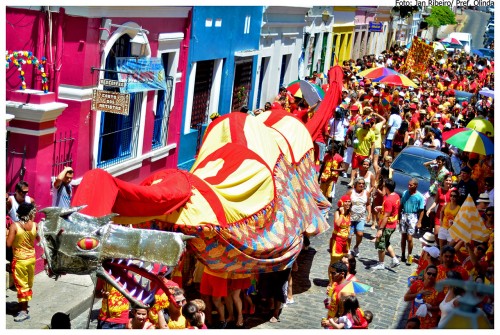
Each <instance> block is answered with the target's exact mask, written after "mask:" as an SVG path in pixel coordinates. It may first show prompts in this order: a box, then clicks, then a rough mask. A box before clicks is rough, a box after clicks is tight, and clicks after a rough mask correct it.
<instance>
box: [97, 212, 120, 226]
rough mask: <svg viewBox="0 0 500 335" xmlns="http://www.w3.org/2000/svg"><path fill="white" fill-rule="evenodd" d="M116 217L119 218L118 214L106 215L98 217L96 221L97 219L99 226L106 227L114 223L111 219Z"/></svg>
mask: <svg viewBox="0 0 500 335" xmlns="http://www.w3.org/2000/svg"><path fill="white" fill-rule="evenodd" d="M115 216H118V214H116V213H111V214H108V215H104V216H101V217H98V218H96V219H97V222H98V223H99V224H101V225H105V224H108V223H109V221H112V220H111V219H112V218H114V217H115Z"/></svg>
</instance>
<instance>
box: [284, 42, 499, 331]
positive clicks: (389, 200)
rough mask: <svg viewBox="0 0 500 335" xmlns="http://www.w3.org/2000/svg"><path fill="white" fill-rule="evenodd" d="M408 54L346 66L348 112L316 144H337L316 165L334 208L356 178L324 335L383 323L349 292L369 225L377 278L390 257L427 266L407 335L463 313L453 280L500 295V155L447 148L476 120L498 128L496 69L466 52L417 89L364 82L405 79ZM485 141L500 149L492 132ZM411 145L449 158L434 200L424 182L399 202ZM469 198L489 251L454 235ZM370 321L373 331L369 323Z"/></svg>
mask: <svg viewBox="0 0 500 335" xmlns="http://www.w3.org/2000/svg"><path fill="white" fill-rule="evenodd" d="M407 52H408V51H407V50H405V49H404V48H394V49H392V50H390V51H388V52H385V53H384V54H383V55H380V56H378V57H374V56H365V57H363V59H358V60H356V61H352V60H351V61H346V62H344V64H343V70H344V74H345V76H344V88H343V91H342V94H343V96H342V98H343V99H342V103H341V105H340V106H339V107H337V109H336V111H335V114H334V116H333V117H332V119H331V120H330V121H329V124H328V126H327V127H326V128H325V129H324V132H323V134H322V136H320V137H319V138H317V139H315V142H316V143H324V144H327V146H326V148H327V149H326V154H325V155H324V156H323V154H322V150H321V145H318V146H317V147H316V159H317V163H318V164H319V165H320V166H321V168H320V169H319V180H318V181H319V183H320V186H321V190H322V192H323V194H324V195H325V197H327V198H329V199H330V201H331V200H332V199H333V198H334V197H335V184H336V183H337V182H338V180H339V177H340V176H343V177H348V175H347V173H348V172H349V168H350V178H348V180H350V181H349V183H348V186H349V189H348V191H347V193H346V194H344V195H341V197H340V200H339V202H338V203H337V209H336V210H335V214H334V220H333V222H334V227H333V233H332V238H331V242H330V249H329V251H330V252H331V262H330V269H329V270H330V272H329V276H330V285H329V287H328V292H327V294H328V296H329V298H328V299H327V301H328V309H329V310H328V315H327V318H326V319H324V320H323V321H322V322H321V325H322V326H327V327H330V328H339V325H338V324H339V322H341V321H339V320H343V318H344V317H345V316H346V315H349V318H350V319H349V320H350V322H349V323H345V322H342V324H343V326H342V327H341V328H346V327H353V328H355V327H360V325H362V324H363V325H365V326H367V325H368V323H369V320H370V319H371V318H372V317H373V315H372V313H369V312H368V311H365V312H363V311H361V312H360V311H353V310H352V309H351V308H349V307H347V306H350V304H351V303H352V302H351V301H350V299H346V297H345V296H343V295H342V292H344V291H345V290H344V291H343V290H342V288H343V287H344V286H345V285H347V284H348V283H349V280H347V279H346V277H347V273H348V271H349V263H347V261H346V259H347V257H352V256H354V257H359V245H360V243H361V241H362V240H363V233H364V230H365V226H366V227H367V225H368V224H369V225H370V228H371V229H373V230H375V229H376V235H375V238H374V239H373V240H371V242H374V244H375V248H376V249H377V254H374V255H373V257H374V258H378V262H377V263H376V264H375V265H373V266H372V267H371V269H372V270H373V271H377V270H384V269H385V268H386V264H385V262H384V258H385V255H386V254H388V255H389V256H390V258H391V262H390V264H389V265H388V266H390V267H397V266H399V265H400V263H401V262H403V263H405V264H406V265H408V266H412V265H413V263H416V264H417V270H416V271H415V273H414V275H412V276H411V277H410V278H409V287H408V292H407V293H406V294H405V295H404V300H405V301H408V302H410V303H411V309H410V315H409V320H408V322H407V328H436V327H438V326H443V324H444V323H445V322H446V321H445V317H446V316H447V315H448V314H449V313H450V312H451V310H452V309H453V308H456V307H457V306H458V304H459V301H460V299H461V298H462V297H463V295H464V290H463V288H460V287H447V288H445V290H443V291H442V292H440V291H438V290H436V288H435V285H436V282H438V281H440V280H443V279H447V278H449V279H458V280H463V281H467V280H471V281H476V282H478V283H486V284H490V285H492V284H493V281H494V278H493V273H494V268H493V231H494V224H493V215H494V194H493V187H494V178H493V163H494V161H493V154H491V155H480V154H478V153H474V152H467V151H465V150H460V148H457V147H454V146H452V145H449V144H448V143H446V142H445V141H443V133H445V132H446V131H450V130H452V129H456V128H461V127H465V126H466V125H467V124H468V123H469V122H470V121H471V120H473V119H482V120H488V121H489V122H491V124H493V123H494V121H493V117H494V114H493V110H494V100H493V98H492V97H488V96H485V95H481V94H478V93H479V91H480V90H481V89H482V88H484V87H488V88H489V89H490V90H493V89H494V84H493V81H494V62H493V61H487V60H485V59H481V58H480V57H478V56H473V55H466V54H464V53H460V52H457V53H455V54H452V55H449V56H448V58H447V59H446V60H445V61H441V62H439V61H438V60H437V59H432V61H431V62H432V63H431V66H429V68H428V69H427V71H426V72H425V73H422V74H420V75H419V76H416V78H415V79H414V80H413V81H414V82H415V83H416V84H417V85H418V86H417V88H413V87H394V86H389V85H384V84H380V83H378V82H376V81H371V80H369V79H365V78H362V77H358V76H356V74H357V73H359V72H361V71H363V70H366V69H369V68H371V67H375V66H384V67H388V68H392V69H394V70H396V71H398V70H401V68H402V63H403V61H404V59H405V57H406V55H407ZM463 91H465V92H467V93H471V94H470V95H466V96H468V97H470V98H469V99H463V100H461V101H460V100H458V99H457V95H460V94H461V92H463ZM460 97H461V96H460ZM292 113H293V111H292ZM485 135H486V136H488V137H489V138H490V139H491V140H493V138H492V137H493V132H492V129H491V131H486V132H485ZM410 145H413V146H420V147H426V148H430V149H434V150H438V151H441V154H440V155H438V156H437V157H436V159H434V160H430V161H428V162H425V163H423V165H424V168H425V169H427V170H428V171H429V175H430V186H429V189H428V190H426V192H425V193H421V192H419V191H418V190H417V187H418V183H419V178H411V179H410V180H409V182H408V186H407V189H406V190H405V191H404V192H403V193H402V194H397V193H396V192H395V186H396V185H395V181H394V180H393V179H392V175H391V169H390V165H391V163H392V162H393V160H394V159H395V158H396V157H397V156H398V155H399V154H400V153H401V151H402V150H403V149H404V148H405V147H407V146H410ZM372 166H373V172H372V171H371V169H370V168H371V167H372ZM405 186H406V185H405ZM468 197H470V198H471V199H472V201H473V203H474V206H475V207H476V209H477V211H478V213H479V216H478V220H481V224H482V225H483V226H484V227H486V229H487V230H488V231H489V234H488V237H486V238H483V239H482V240H481V241H476V240H461V239H459V238H457V237H456V236H455V237H453V236H452V234H450V232H449V230H450V228H451V227H452V225H453V224H454V219H455V217H456V216H457V214H458V212H459V210H460V208H461V206H462V205H463V204H464V202H465V201H466V200H467V198H468ZM396 229H399V231H400V233H401V241H400V242H401V243H400V245H401V250H400V251H399V252H398V253H396V251H395V250H394V248H393V247H392V245H391V241H390V239H391V236H392V234H393V233H394V232H395V230H396ZM468 229H469V228H468ZM470 229H472V228H470ZM353 237H354V241H351V239H352V238H353ZM414 237H417V238H419V240H420V242H421V243H422V246H423V249H422V250H423V251H422V254H421V255H413V238H414ZM364 256H366V255H364ZM342 260H344V263H342ZM417 298H418V299H417ZM492 306H493V297H491V296H485V297H484V299H483V300H482V301H481V302H480V303H479V304H478V307H479V308H480V309H481V310H482V311H483V312H484V314H485V315H486V316H487V317H488V319H489V320H490V321H491V322H493V308H492ZM366 314H368V318H367V320H368V323H364V321H363V318H366ZM355 316H357V317H356V318H355ZM352 320H356V321H355V322H353V321H352ZM443 321H444V322H443ZM363 328H365V327H363Z"/></svg>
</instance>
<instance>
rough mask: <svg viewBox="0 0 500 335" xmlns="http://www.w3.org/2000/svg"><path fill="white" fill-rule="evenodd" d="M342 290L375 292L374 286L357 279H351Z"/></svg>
mask: <svg viewBox="0 0 500 335" xmlns="http://www.w3.org/2000/svg"><path fill="white" fill-rule="evenodd" d="M340 292H345V293H351V294H352V293H354V294H361V293H366V292H373V287H371V286H370V285H366V284H363V283H360V282H357V281H350V282H349V283H347V284H345V285H344V287H343V288H341V289H340Z"/></svg>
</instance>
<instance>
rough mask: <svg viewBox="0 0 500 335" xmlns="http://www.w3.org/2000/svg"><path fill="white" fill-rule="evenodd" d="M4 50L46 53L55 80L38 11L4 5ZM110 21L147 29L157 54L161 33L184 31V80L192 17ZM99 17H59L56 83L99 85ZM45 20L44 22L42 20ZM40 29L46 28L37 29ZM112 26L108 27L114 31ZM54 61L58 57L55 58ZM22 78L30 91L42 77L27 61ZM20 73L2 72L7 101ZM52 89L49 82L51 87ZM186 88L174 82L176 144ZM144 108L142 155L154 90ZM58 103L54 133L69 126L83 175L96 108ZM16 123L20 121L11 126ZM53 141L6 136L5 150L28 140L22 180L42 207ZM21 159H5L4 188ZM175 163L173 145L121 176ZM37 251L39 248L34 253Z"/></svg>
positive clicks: (130, 177)
mask: <svg viewBox="0 0 500 335" xmlns="http://www.w3.org/2000/svg"><path fill="white" fill-rule="evenodd" d="M6 17H7V20H6V23H5V26H6V36H7V39H6V48H7V50H16V51H17V50H27V51H32V52H33V53H34V55H35V56H36V57H37V58H41V57H42V56H46V57H47V58H49V62H48V64H47V66H46V72H47V74H48V78H49V84H50V83H52V82H53V80H54V69H53V64H52V62H50V56H49V55H48V52H45V53H43V54H37V53H36V50H40V49H41V50H49V49H48V48H47V49H45V48H44V47H43V45H42V44H43V43H44V41H46V40H47V39H48V37H47V36H48V28H47V26H48V25H47V22H46V20H47V18H46V14H45V13H43V12H41V11H35V10H27V9H15V8H9V7H8V8H7V11H6ZM58 18H59V14H58V13H52V20H53V35H52V36H53V37H52V54H53V56H54V57H55V55H56V36H57V35H56V33H57V29H56V27H57V20H58ZM112 20H113V23H114V24H123V23H125V22H128V21H134V22H136V23H137V24H138V25H140V26H142V27H143V28H144V29H147V30H149V32H150V34H149V35H148V39H149V41H150V47H151V50H152V52H153V55H154V56H156V50H157V49H158V37H159V34H160V33H169V32H184V36H185V39H184V41H182V47H181V49H180V55H179V67H178V72H182V73H183V75H182V78H183V80H184V78H186V74H185V71H186V67H187V58H188V50H189V49H188V46H189V35H190V17H189V18H187V19H184V18H173V19H165V18H116V17H113V18H112ZM101 21H102V19H101V18H83V17H75V16H69V15H64V17H63V49H62V59H61V60H60V63H61V65H62V66H61V67H60V80H61V81H60V83H61V84H63V85H71V86H75V87H76V88H92V87H95V86H97V80H98V77H99V73H98V72H97V71H95V72H94V73H91V67H97V68H99V67H101V50H102V49H101V47H103V46H104V42H102V46H101V44H100V43H99V33H100V31H99V27H100V25H101ZM41 23H43V24H41ZM40 27H42V28H44V29H40ZM114 29H115V28H112V30H113V31H114ZM54 63H56V61H55V60H54ZM23 70H24V71H25V79H26V83H27V88H28V89H35V88H39V87H40V85H39V84H37V82H38V83H39V82H40V77H39V76H38V75H37V73H36V72H37V71H35V70H34V69H33V66H29V65H25V66H24V67H23ZM18 76H19V73H18V71H17V68H16V67H15V66H11V67H10V69H8V70H7V75H6V86H5V90H6V99H7V100H10V97H11V95H13V93H12V92H13V91H15V90H18V89H19V86H20V79H19V78H18ZM49 87H53V86H49ZM184 87H185V83H184V82H180V83H177V84H176V91H175V92H176V96H175V97H173V99H174V100H173V101H174V102H175V104H174V109H173V110H172V112H171V114H170V120H169V134H168V143H169V144H171V143H178V142H179V136H180V129H181V125H180V123H181V121H182V110H183V108H182V106H183V102H184ZM147 99H148V100H147V110H146V121H145V140H144V145H143V153H147V152H149V151H150V150H151V142H150V141H149V140H147V139H149V138H151V137H150V136H151V134H152V131H153V119H154V114H153V108H154V106H153V104H154V92H148V94H147ZM56 101H59V102H62V103H65V104H67V105H68V107H67V108H66V109H65V110H64V111H63V113H62V114H61V115H60V116H59V117H58V118H57V120H56V121H55V126H56V127H57V131H56V134H59V133H61V132H66V133H67V134H69V131H70V130H71V132H72V136H73V137H74V138H75V141H74V143H73V147H72V151H71V152H72V158H73V164H72V166H73V167H74V169H75V178H79V177H81V176H82V175H83V174H84V173H85V172H86V171H88V170H89V169H91V167H92V148H93V143H92V141H93V137H94V129H95V122H96V112H94V111H92V110H91V109H90V105H91V101H90V100H85V101H73V100H64V99H59V98H58V99H57V100H56ZM15 124H16V122H15V119H14V120H13V121H11V122H10V125H11V126H14V125H15ZM15 126H16V127H19V126H20V123H17V125H15ZM21 126H23V127H24V128H28V129H33V128H36V127H39V125H38V124H24V125H22V124H21ZM53 141H54V134H50V135H45V136H43V137H41V138H37V137H32V136H20V135H16V134H12V136H11V137H10V139H9V148H8V149H9V150H16V151H18V152H21V151H22V149H23V146H24V145H25V144H26V146H27V148H28V156H27V159H26V163H25V165H26V175H25V178H24V179H25V180H26V181H28V183H29V184H30V194H31V195H32V196H33V197H34V198H35V199H36V201H37V204H38V205H39V206H40V208H43V207H46V206H49V205H50V204H51V195H50V178H51V175H52V173H51V168H52V164H53V158H52V155H53ZM20 160H21V158H20V157H17V156H16V157H15V158H14V159H11V160H10V161H9V160H8V163H10V164H9V165H10V166H9V165H8V166H7V175H6V178H7V181H6V183H7V190H8V191H13V187H14V185H15V183H16V182H17V181H18V178H16V177H17V174H16V173H18V171H19V166H20ZM176 167H177V149H174V150H172V151H171V152H170V155H169V156H167V157H166V158H163V159H160V160H158V161H156V162H151V161H149V160H145V161H144V162H143V166H142V167H141V168H140V169H137V170H136V171H131V172H129V173H126V174H124V175H121V176H119V178H120V179H123V180H127V181H131V182H139V181H142V180H143V179H144V178H145V177H147V176H148V175H150V174H151V173H152V172H154V171H157V170H159V169H164V168H176ZM38 254H39V251H38ZM40 270H41V262H40V260H39V261H38V262H37V272H38V271H40Z"/></svg>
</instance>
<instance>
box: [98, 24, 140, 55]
mask: <svg viewBox="0 0 500 335" xmlns="http://www.w3.org/2000/svg"><path fill="white" fill-rule="evenodd" d="M111 27H116V28H126V29H130V30H136V31H137V33H136V34H135V36H134V37H133V38H132V39H131V40H130V43H131V49H130V54H131V55H132V56H133V57H141V56H143V55H145V54H146V48H147V45H148V39H147V37H146V35H145V34H149V31H147V30H146V29H142V27H132V26H128V25H122V24H113V23H111V19H103V21H102V27H100V28H99V30H100V31H101V33H100V37H99V39H100V40H101V41H107V40H108V39H109V36H110V35H111Z"/></svg>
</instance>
